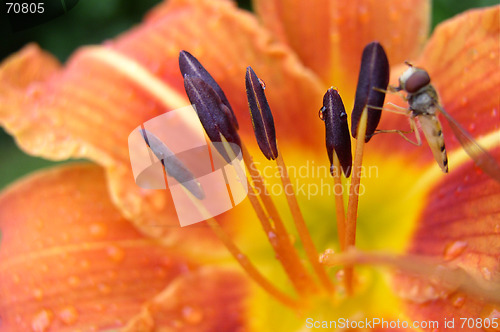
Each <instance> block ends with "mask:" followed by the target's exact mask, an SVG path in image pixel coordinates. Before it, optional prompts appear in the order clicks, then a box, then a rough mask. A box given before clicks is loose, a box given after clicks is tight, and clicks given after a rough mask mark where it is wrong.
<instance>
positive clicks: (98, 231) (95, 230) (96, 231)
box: [89, 223, 106, 237]
mask: <svg viewBox="0 0 500 332" xmlns="http://www.w3.org/2000/svg"><path fill="white" fill-rule="evenodd" d="M89 231H90V235H92V236H95V237H102V236H104V235H106V226H104V225H103V224H102V223H94V224H92V225H90V228H89Z"/></svg>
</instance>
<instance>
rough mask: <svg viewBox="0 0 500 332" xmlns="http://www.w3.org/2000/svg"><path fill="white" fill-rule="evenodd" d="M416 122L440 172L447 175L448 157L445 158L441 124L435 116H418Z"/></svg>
mask: <svg viewBox="0 0 500 332" xmlns="http://www.w3.org/2000/svg"><path fill="white" fill-rule="evenodd" d="M418 121H419V122H420V127H421V128H422V132H423V133H424V136H425V139H426V140H427V143H428V144H429V147H430V148H431V151H432V154H433V155H434V159H436V161H437V163H438V164H439V167H441V170H442V171H443V172H444V173H448V157H447V156H446V149H445V147H444V139H443V134H442V130H441V123H440V122H439V120H438V118H437V116H435V115H429V114H422V115H419V116H418ZM438 134H439V135H438Z"/></svg>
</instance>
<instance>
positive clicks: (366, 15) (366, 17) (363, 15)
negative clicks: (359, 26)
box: [358, 6, 370, 24]
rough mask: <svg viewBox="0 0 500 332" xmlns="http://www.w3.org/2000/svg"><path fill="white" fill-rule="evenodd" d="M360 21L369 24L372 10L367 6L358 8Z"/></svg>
mask: <svg viewBox="0 0 500 332" xmlns="http://www.w3.org/2000/svg"><path fill="white" fill-rule="evenodd" d="M358 18H359V21H360V22H361V23H363V24H367V23H368V22H369V21H370V12H369V11H368V8H366V7H365V6H361V7H359V9H358Z"/></svg>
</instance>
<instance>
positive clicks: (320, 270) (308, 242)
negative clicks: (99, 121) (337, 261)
mask: <svg viewBox="0 0 500 332" xmlns="http://www.w3.org/2000/svg"><path fill="white" fill-rule="evenodd" d="M276 164H277V166H278V169H279V171H280V175H281V182H282V183H283V188H284V192H285V196H286V200H287V202H288V206H289V207H290V211H291V213H292V216H293V221H294V223H295V228H296V229H297V232H298V234H299V237H300V240H301V241H302V244H303V245H304V250H305V252H306V255H307V258H308V259H309V261H310V262H311V265H312V267H313V269H314V271H315V272H316V274H317V275H318V278H319V280H320V281H321V283H322V284H323V286H324V287H325V289H326V290H327V291H328V292H330V293H332V292H333V291H334V288H335V287H334V285H333V283H332V281H331V280H330V278H329V277H328V274H327V273H326V271H325V269H324V267H323V266H322V265H321V264H320V263H319V256H318V251H317V250H316V247H315V246H314V243H313V241H312V238H311V234H310V233H309V230H308V229H307V226H306V223H305V220H304V217H303V216H302V212H301V211H300V207H299V203H298V202H297V197H296V196H295V192H294V190H293V186H292V183H291V181H290V177H289V175H288V171H287V168H286V164H285V161H284V160H283V155H282V153H281V151H280V150H279V148H278V157H277V158H276ZM288 190H290V192H289V191H288Z"/></svg>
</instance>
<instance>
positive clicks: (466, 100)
mask: <svg viewBox="0 0 500 332" xmlns="http://www.w3.org/2000/svg"><path fill="white" fill-rule="evenodd" d="M468 102H469V100H468V99H467V97H465V96H464V97H462V99H461V100H460V103H461V104H462V106H465V105H467V103H468Z"/></svg>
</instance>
